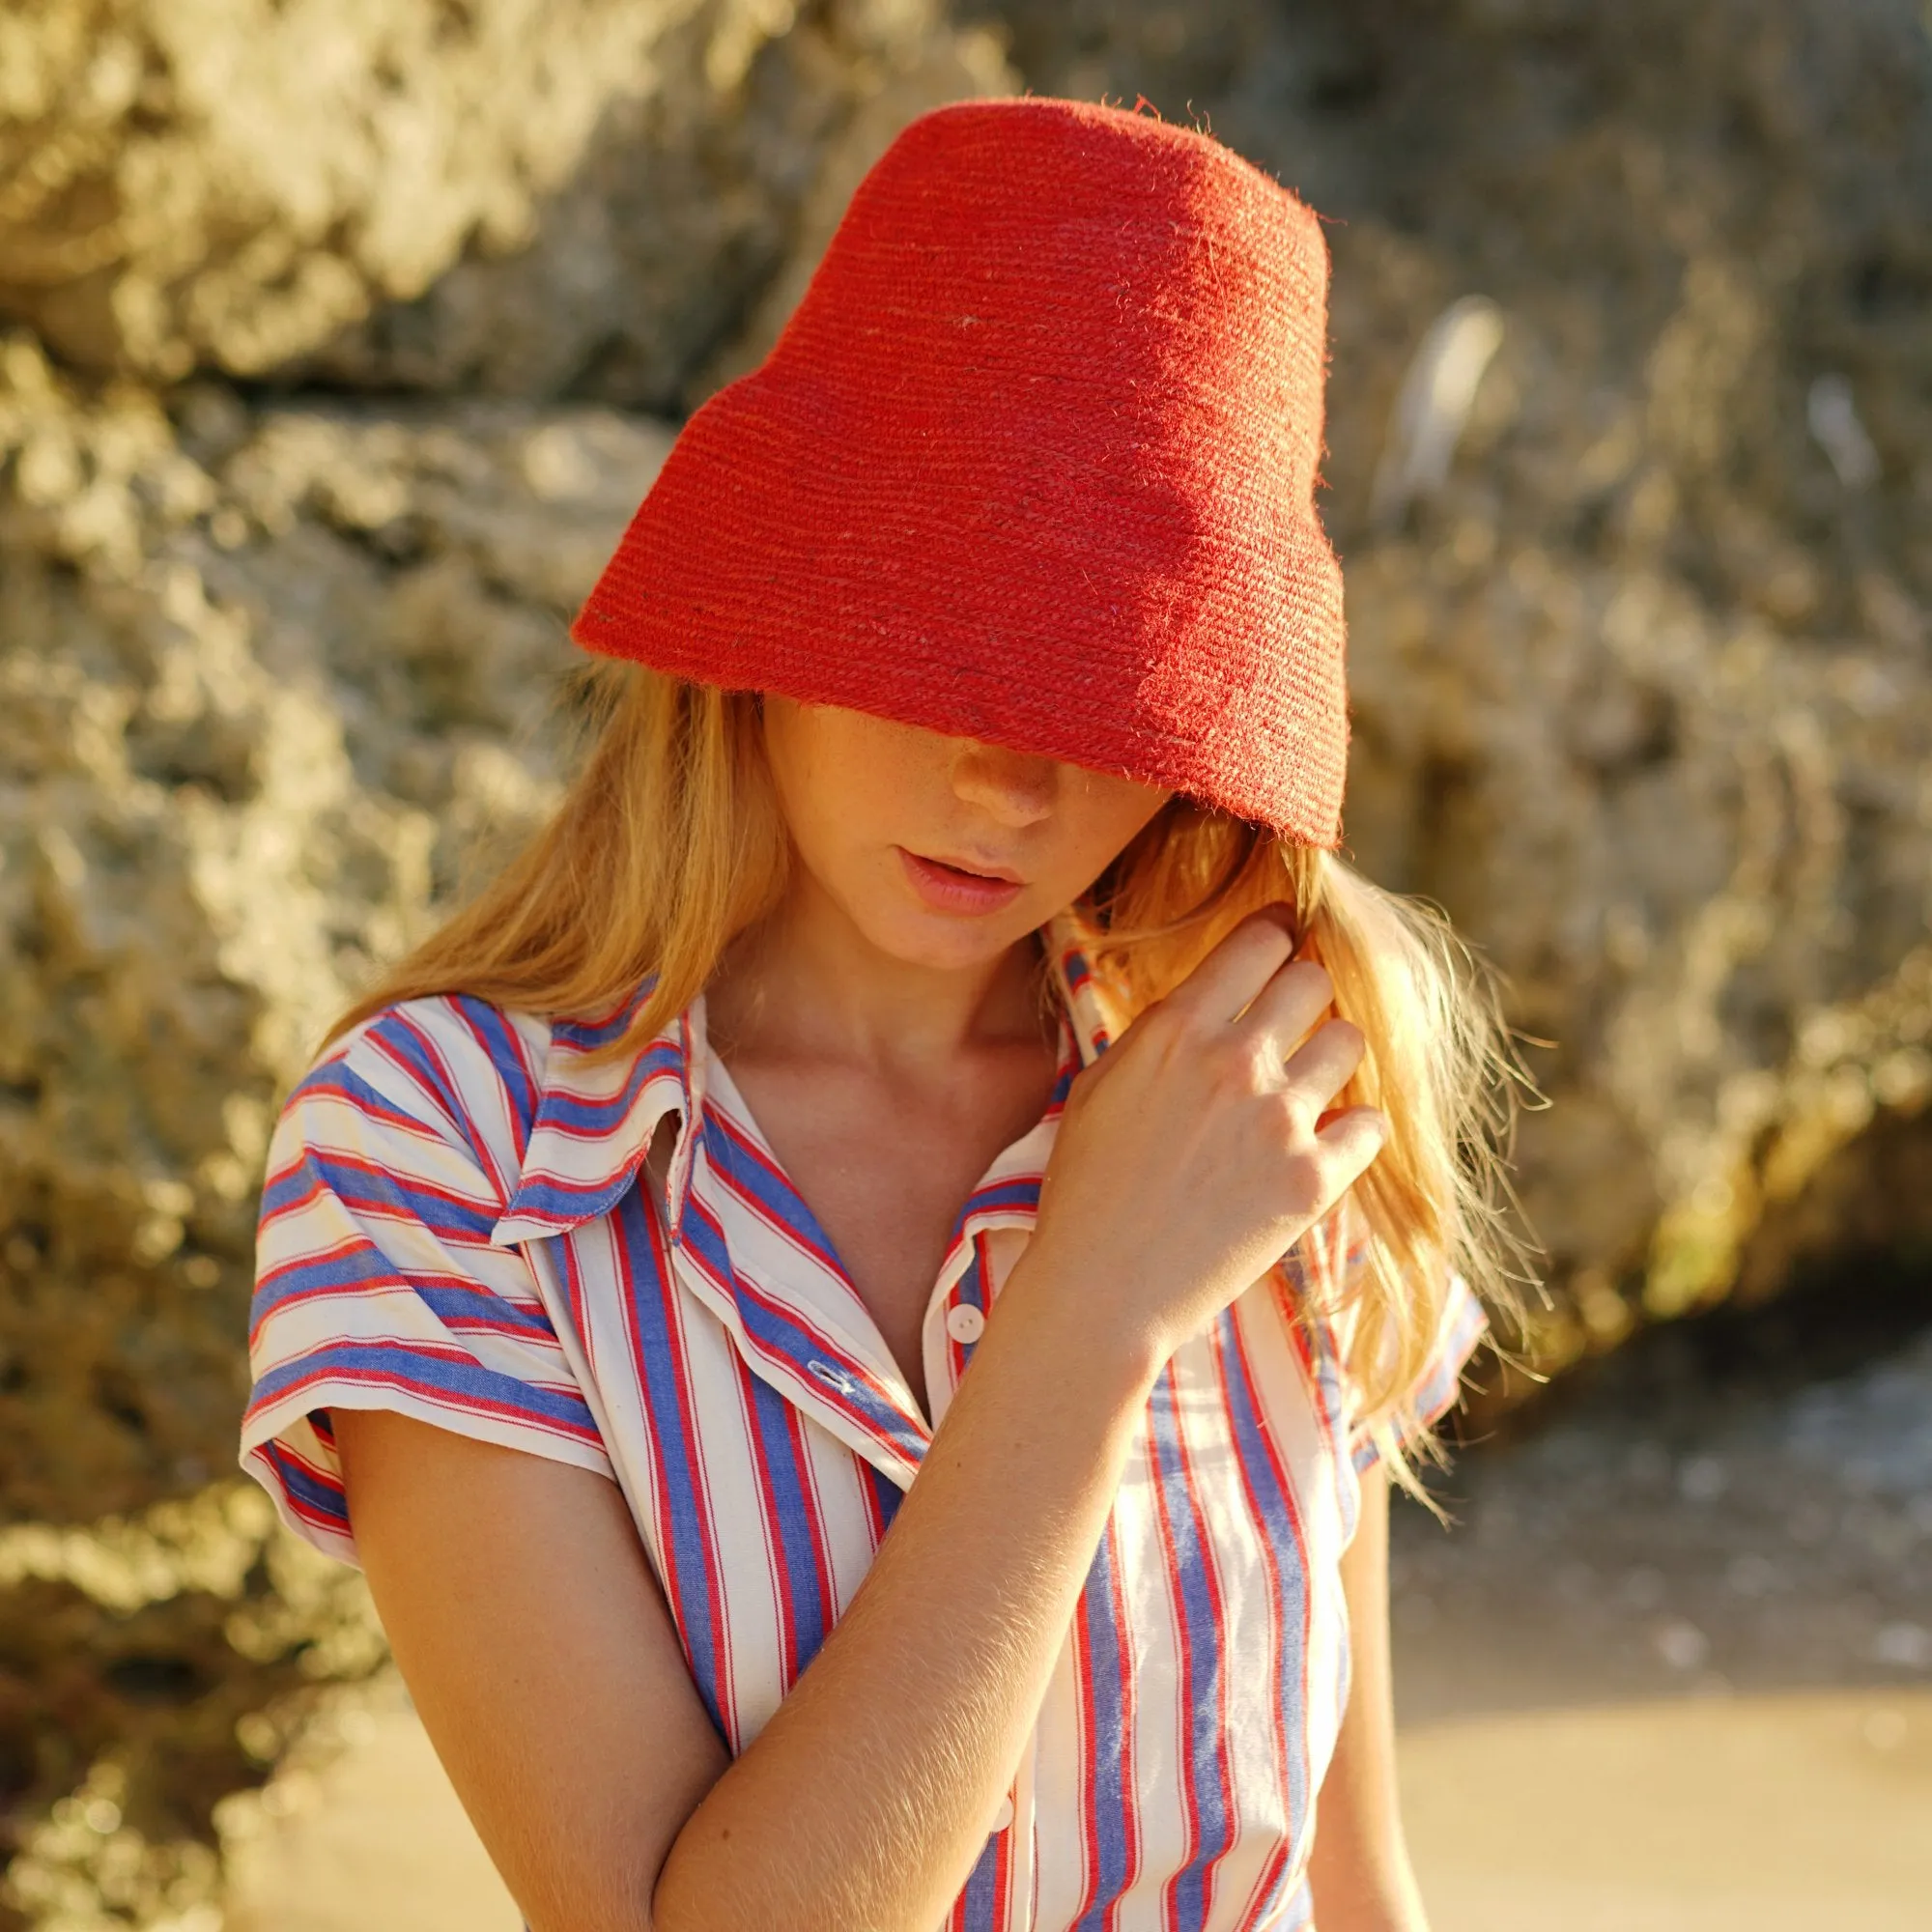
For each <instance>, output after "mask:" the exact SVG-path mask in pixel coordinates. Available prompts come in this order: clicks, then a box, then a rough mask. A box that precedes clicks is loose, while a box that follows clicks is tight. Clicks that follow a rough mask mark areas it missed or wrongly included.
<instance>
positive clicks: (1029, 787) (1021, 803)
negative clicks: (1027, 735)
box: [952, 738, 1060, 826]
mask: <svg viewBox="0 0 1932 1932" xmlns="http://www.w3.org/2000/svg"><path fill="white" fill-rule="evenodd" d="M952 789H953V791H954V792H955V793H956V794H957V795H958V796H959V797H960V798H962V799H964V800H965V801H966V803H967V804H969V805H976V806H978V807H979V808H980V810H982V811H984V812H987V813H988V814H990V815H991V816H992V817H994V818H996V819H998V820H999V821H1000V823H1001V824H1002V825H1012V826H1021V825H1037V824H1038V822H1039V821H1040V820H1041V819H1042V818H1045V817H1046V816H1047V815H1048V814H1049V813H1050V812H1051V811H1052V810H1053V808H1054V804H1055V802H1056V800H1057V798H1058V795H1059V791H1060V767H1059V765H1058V764H1056V763H1055V762H1054V760H1053V759H1051V758H1040V757H1035V756H1034V755H1033V754H1032V753H1028V752H1011V751H1009V750H1007V748H1006V747H1005V746H1003V745H981V744H979V743H978V742H976V741H975V740H973V739H970V738H969V739H967V740H965V741H964V743H963V746H962V749H961V751H960V753H959V755H958V757H957V759H956V760H955V761H954V763H953V767H952Z"/></svg>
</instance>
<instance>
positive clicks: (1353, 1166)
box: [1315, 1107, 1389, 1198]
mask: <svg viewBox="0 0 1932 1932" xmlns="http://www.w3.org/2000/svg"><path fill="white" fill-rule="evenodd" d="M1388 1133H1389V1126H1388V1116H1387V1115H1386V1114H1383V1113H1381V1112H1379V1111H1378V1109H1376V1108H1374V1107H1345V1108H1343V1109H1342V1111H1341V1112H1340V1113H1339V1114H1334V1115H1331V1116H1330V1117H1329V1118H1328V1119H1327V1120H1326V1121H1324V1122H1322V1123H1321V1128H1320V1129H1319V1130H1318V1132H1317V1133H1316V1136H1315V1137H1316V1139H1317V1140H1319V1141H1320V1142H1321V1145H1322V1146H1323V1147H1324V1148H1325V1149H1327V1151H1328V1153H1329V1156H1330V1158H1331V1159H1333V1161H1334V1162H1335V1169H1336V1174H1337V1177H1338V1179H1339V1181H1340V1185H1339V1186H1338V1187H1337V1188H1336V1190H1335V1191H1336V1195H1337V1198H1339V1197H1340V1196H1341V1195H1342V1194H1343V1193H1345V1192H1346V1191H1347V1190H1348V1189H1349V1188H1350V1186H1352V1185H1353V1184H1354V1182H1355V1181H1356V1180H1358V1179H1360V1178H1361V1176H1362V1175H1363V1173H1364V1172H1365V1171H1366V1170H1367V1168H1368V1166H1369V1164H1370V1163H1371V1162H1372V1161H1373V1160H1374V1159H1375V1157H1376V1156H1377V1154H1378V1153H1380V1152H1381V1151H1382V1145H1383V1143H1384V1142H1385V1141H1386V1140H1387V1139H1388Z"/></svg>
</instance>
